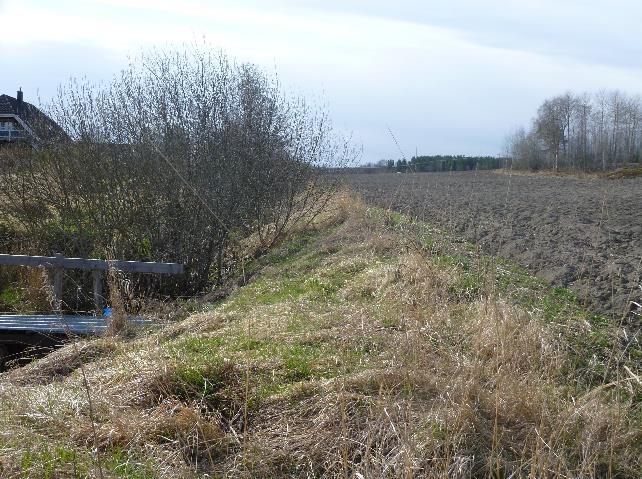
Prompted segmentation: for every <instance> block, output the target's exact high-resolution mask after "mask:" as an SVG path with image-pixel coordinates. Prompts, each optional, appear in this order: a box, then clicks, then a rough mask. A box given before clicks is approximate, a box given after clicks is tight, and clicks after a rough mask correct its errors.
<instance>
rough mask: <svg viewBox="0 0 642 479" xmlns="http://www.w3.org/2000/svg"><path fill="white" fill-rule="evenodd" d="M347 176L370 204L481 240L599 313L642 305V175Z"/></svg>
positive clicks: (455, 174)
mask: <svg viewBox="0 0 642 479" xmlns="http://www.w3.org/2000/svg"><path fill="white" fill-rule="evenodd" d="M346 179H347V181H348V183H349V184H350V185H352V186H353V187H354V188H355V189H357V190H358V191H359V192H361V193H362V194H363V196H364V198H365V199H366V200H367V201H370V202H374V203H376V204H378V205H383V206H391V207H392V208H394V209H397V210H400V211H404V212H406V213H409V214H411V215H413V216H416V217H419V218H421V219H425V220H427V221H430V222H433V223H435V224H438V225H440V226H442V227H445V228H447V229H449V230H451V231H453V232H455V233H457V234H461V235H463V236H465V237H466V238H467V239H469V240H472V241H475V242H478V243H479V244H481V245H482V246H483V247H484V248H485V249H486V250H487V251H489V252H492V253H495V254H499V255H500V256H503V257H506V258H510V259H513V260H515V261H517V262H519V263H520V264H522V265H524V266H527V267H528V268H529V269H530V270H531V271H533V272H534V273H535V274H536V275H538V276H540V277H542V278H545V279H547V280H549V281H551V282H552V283H554V284H558V285H563V286H567V287H570V288H571V289H572V290H574V291H575V292H576V293H577V294H578V295H579V296H580V297H581V298H582V299H584V300H585V301H587V303H588V304H590V305H591V306H592V307H593V308H595V309H596V310H598V311H600V312H602V313H607V314H612V315H614V316H618V315H620V314H622V313H623V312H624V311H625V310H626V309H628V308H629V306H630V300H631V299H632V300H635V301H636V302H638V303H642V289H640V285H641V284H642V281H641V279H640V272H641V266H642V178H634V179H628V180H598V179H573V178H558V177H537V176H521V175H520V176H517V175H513V176H509V175H504V174H497V173H493V172H456V173H415V174H373V175H347V176H346ZM630 295H632V296H630Z"/></svg>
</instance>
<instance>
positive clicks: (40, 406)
mask: <svg viewBox="0 0 642 479" xmlns="http://www.w3.org/2000/svg"><path fill="white" fill-rule="evenodd" d="M309 228H310V229H311V230H313V231H314V240H312V241H311V242H310V243H309V244H308V245H307V246H306V247H305V248H304V249H303V250H302V251H300V252H299V253H297V255H295V256H294V257H286V258H285V260H284V261H285V262H284V263H278V261H277V262H276V263H275V264H274V265H272V266H271V267H269V268H267V269H265V270H264V271H263V272H262V273H259V274H258V279H257V281H260V280H261V278H262V277H263V278H264V283H265V287H266V288H268V289H265V290H263V289H259V285H260V284H261V283H258V285H256V284H255V283H250V284H249V285H248V286H247V287H245V288H241V289H240V290H238V291H237V293H235V294H233V295H232V296H231V297H230V299H229V300H228V301H224V302H223V303H222V304H221V305H219V306H218V307H216V308H215V309H213V310H212V311H211V312H205V313H201V314H197V315H194V316H192V317H190V318H188V319H187V320H185V321H184V322H182V323H181V324H179V325H175V326H173V327H170V329H171V334H169V333H168V332H167V331H163V332H160V333H158V334H157V335H153V336H151V337H149V338H144V339H140V340H137V341H129V342H128V341H124V340H122V339H120V338H117V337H116V338H111V339H109V340H105V341H107V342H105V343H104V344H102V345H101V346H100V347H99V346H98V345H99V344H100V343H95V346H94V347H93V349H87V346H83V347H81V348H80V349H78V351H80V352H83V351H84V353H83V358H84V359H85V360H86V363H85V371H84V374H86V377H87V378H88V383H89V384H90V385H91V387H92V392H93V394H92V396H91V397H92V398H93V401H94V402H93V413H92V415H93V419H92V420H91V421H90V420H89V404H88V403H87V395H86V394H83V393H82V380H81V375H80V374H79V373H78V371H75V372H74V371H65V375H64V376H62V377H61V376H57V378H56V380H55V381H46V380H43V379H42V378H39V379H38V382H39V383H40V385H36V384H35V383H34V382H30V381H29V377H30V376H29V375H30V374H34V370H40V371H41V372H43V374H45V373H46V371H47V370H48V369H47V368H46V367H45V366H46V365H47V364H49V363H47V362H46V361H47V360H45V361H43V362H42V363H41V366H42V367H40V368H39V367H38V365H37V364H36V365H33V366H31V367H30V368H31V369H29V368H25V369H23V370H17V371H13V372H12V373H11V374H10V375H5V376H4V377H3V378H2V379H0V410H1V411H3V412H2V414H0V422H1V424H0V426H2V427H0V430H1V431H4V432H1V433H0V455H2V456H3V457H4V459H3V464H4V467H5V469H4V470H5V471H8V472H7V474H8V475H9V477H11V475H10V474H15V475H19V474H23V475H24V474H25V471H24V470H21V462H20V461H21V458H24V448H23V446H21V445H20V444H19V443H20V438H26V437H27V436H29V435H31V437H32V439H31V440H33V437H36V438H40V440H41V441H62V442H64V444H65V445H66V447H69V448H71V449H73V450H74V451H80V452H78V453H77V454H78V457H81V456H82V454H83V452H82V451H85V452H86V451H91V450H99V451H101V452H102V456H101V457H103V462H104V463H105V464H107V465H108V464H109V455H110V454H112V455H113V454H114V453H113V451H116V450H118V451H126V457H127V458H128V459H127V460H126V461H125V460H122V459H121V460H120V462H121V463H122V464H130V465H131V464H138V465H139V466H140V467H139V468H138V469H136V471H139V472H140V471H141V470H142V471H146V472H145V473H146V474H148V475H149V476H152V477H198V476H203V477H206V476H205V474H208V475H209V476H210V477H248V478H249V477H269V476H272V477H339V478H371V477H406V478H410V477H413V478H414V477H429V478H432V477H449V478H451V477H452V478H471V477H493V478H508V477H513V478H514V477H533V478H535V477H538V478H539V477H573V478H584V477H586V478H597V477H630V478H634V477H639V475H640V473H641V472H642V464H641V459H640V452H641V448H640V444H642V432H641V430H640V417H639V414H640V406H639V399H636V394H637V395H638V397H639V393H640V389H639V387H640V386H639V384H637V383H636V381H634V380H633V379H631V377H630V375H629V376H626V377H625V376H623V377H622V378H621V380H616V381H611V382H607V383H605V384H600V385H594V386H591V387H589V388H587V387H586V386H585V385H584V384H583V383H580V382H579V381H576V371H575V367H576V366H575V359H574V356H573V355H572V354H571V350H572V347H574V346H573V345H572V344H570V343H569V341H568V340H567V338H566V336H565V333H564V331H565V330H564V329H563V328H561V327H558V326H556V325H554V324H545V322H544V321H542V318H540V317H538V315H537V313H532V312H527V311H524V310H522V309H520V308H518V307H517V306H515V305H513V304H511V303H509V302H508V301H507V300H505V299H504V298H502V297H501V296H500V295H498V294H496V290H495V288H494V287H492V285H481V287H479V288H476V289H475V291H476V293H474V294H471V293H470V292H468V291H467V292H466V293H465V294H459V293H458V290H457V288H458V287H459V285H460V274H461V272H460V271H459V270H458V268H457V265H444V264H442V263H439V262H438V261H436V260H435V258H434V257H433V256H432V255H431V253H430V252H427V251H426V250H425V249H422V248H421V247H419V246H418V244H419V243H418V241H417V240H416V238H411V237H410V236H409V233H408V231H407V230H403V228H402V229H401V230H402V231H401V232H400V229H399V228H398V227H396V226H395V220H394V218H391V217H390V216H389V215H387V214H386V213H385V212H381V211H378V210H377V211H375V210H371V209H368V208H367V207H366V206H365V205H363V204H362V203H360V202H359V201H356V200H354V199H353V198H351V197H349V196H347V195H344V196H342V197H340V198H338V199H337V200H336V202H335V203H333V205H332V208H330V209H328V211H327V212H326V213H325V214H324V215H321V216H320V217H318V218H317V220H316V221H315V223H313V224H312V225H310V226H309ZM308 233H309V231H308ZM286 249H287V248H286ZM293 271H304V272H305V275H304V276H301V277H300V278H302V279H301V282H302V283H306V284H307V283H310V284H313V285H318V284H323V285H327V284H331V285H336V286H333V287H334V288H335V289H327V288H329V287H327V288H326V289H324V290H322V291H323V292H324V293H323V294H322V295H321V296H319V294H320V293H318V291H317V290H316V289H315V290H313V293H310V295H308V296H306V295H303V296H301V295H299V296H296V295H295V294H294V293H292V294H281V293H279V294H278V295H276V296H267V295H268V294H269V293H273V292H274V289H270V288H271V287H272V286H274V285H275V284H279V281H283V277H284V276H287V275H291V274H293ZM346 272H348V273H346ZM337 277H338V278H340V279H341V278H345V279H344V280H342V281H338V280H336V278H337ZM296 278H299V276H296ZM310 279H314V280H315V281H313V282H311V281H310ZM491 280H492V275H488V276H487V277H484V278H483V279H482V281H491ZM332 281H335V282H334V283H333V282H332ZM287 284H290V283H287ZM297 287H298V288H300V286H298V285H297ZM252 288H255V289H252ZM274 288H276V286H274ZM299 290H300V289H297V290H296V291H299ZM335 290H336V293H332V291H335ZM276 291H277V292H279V291H280V290H278V288H277V290H276ZM327 291H330V293H327ZM243 294H245V295H247V297H246V298H247V300H246V302H240V299H243V297H242V295H243ZM239 298H240V299H239ZM315 298H316V299H315ZM240 305H243V307H241V306H240ZM295 317H297V318H298V317H303V318H305V319H304V321H303V323H302V325H300V326H296V325H297V324H299V323H292V321H293V318H295ZM292 324H294V326H292ZM185 341H187V343H185ZM190 341H209V343H206V344H213V345H214V344H215V345H217V346H211V347H210V346H208V348H205V349H203V350H202V349H198V348H197V349H194V348H195V346H190V345H191V344H192V342H190ZM239 341H240V343H239ZM183 344H188V346H184V345H183ZM199 344H200V343H199ZM234 344H241V346H240V347H235V346H233V345H234ZM261 344H268V345H272V346H271V347H274V348H277V349H276V350H278V348H281V347H288V348H289V347H296V348H299V349H301V348H303V349H304V348H316V349H314V351H320V353H318V354H317V355H315V356H314V358H313V361H314V362H313V363H311V367H315V365H321V366H323V367H324V368H327V367H331V368H334V369H332V371H336V373H332V374H320V375H315V374H308V375H307V376H304V377H303V378H302V379H300V380H295V381H288V382H278V381H277V380H276V379H275V380H273V379H270V378H279V377H284V376H283V375H284V371H285V369H286V367H287V366H288V365H287V364H285V363H284V362H283V361H282V360H280V359H278V357H277V356H278V355H276V354H275V355H268V356H265V357H264V356H258V357H257V356H256V355H255V350H256V349H255V348H257V347H260V345H261ZM181 345H183V346H181ZM293 345H294V346H293ZM215 347H220V348H223V349H222V350H221V351H220V352H218V351H217V352H216V354H215V352H214V348H215ZM295 350H297V351H298V349H295ZM304 350H305V349H304ZM64 351H65V350H62V351H60V352H58V353H57V354H58V355H59V357H58V358H56V357H54V356H52V357H50V358H49V359H48V360H49V361H50V362H53V363H56V362H57V361H65V362H69V358H67V357H66V356H65V354H67V353H68V350H66V351H67V353H65V352H64ZM172 351H175V352H176V351H177V352H178V353H179V356H172V354H171V352H172ZM195 351H197V352H195ZM315 354H316V353H315ZM194 355H196V356H194ZM199 355H200V356H199ZM194 357H196V359H194ZM346 358H353V359H352V362H350V361H349V360H348V359H346ZM190 361H191V362H190ZM188 363H189V364H188ZM328 365H329V366H328ZM49 367H50V368H53V366H52V365H49ZM53 370H54V371H58V372H59V369H55V368H53ZM195 372H198V374H195ZM57 374H58V373H57ZM632 374H633V375H634V376H635V372H633V373H632ZM266 378H268V379H267V382H266ZM627 378H628V379H627ZM275 381H276V382H275ZM26 384H29V385H28V386H26ZM261 385H267V386H274V385H276V387H275V388H274V389H268V390H267V391H263V390H261V389H260V387H261ZM257 388H258V389H257ZM257 390H258V391H259V392H260V398H258V399H257V396H256V394H257V392H256V391H257ZM128 461H129V462H128ZM23 462H24V461H23ZM122 464H121V466H122ZM141 464H143V465H144V466H141ZM123 467H124V466H123ZM123 467H121V469H120V470H124V469H123ZM137 467H138V466H137ZM23 469H24V468H23ZM59 469H60V471H62V472H61V477H64V476H65V475H70V474H67V473H66V472H65V469H64V467H63V466H62V465H61V466H60V467H59ZM106 469H108V467H107V468H106ZM132 470H133V469H132ZM26 474H29V471H27V473H26ZM130 477H136V476H133V473H132V476H130Z"/></svg>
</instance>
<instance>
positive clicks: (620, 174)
mask: <svg viewBox="0 0 642 479" xmlns="http://www.w3.org/2000/svg"><path fill="white" fill-rule="evenodd" d="M493 171H495V172H497V173H501V174H511V175H521V176H555V177H570V178H582V179H587V180H600V179H606V180H622V179H630V178H638V177H640V176H642V166H624V167H621V168H617V169H615V170H611V171H594V172H587V171H579V170H578V171H557V172H555V171H553V170H538V171H533V170H517V169H499V170H493Z"/></svg>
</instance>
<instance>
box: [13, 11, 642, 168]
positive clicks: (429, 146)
mask: <svg viewBox="0 0 642 479" xmlns="http://www.w3.org/2000/svg"><path fill="white" fill-rule="evenodd" d="M640 19H642V3H641V2H638V1H633V0H630V1H626V0H609V1H606V0H602V1H590V0H589V1H564V0H541V1H534V0H519V1H517V0H516V1H510V0H505V1H482V0H449V1H411V0H406V1H404V0H397V1H391V0H323V1H321V0H311V1H294V0H275V1H268V0H263V1H259V0H254V1H252V0H236V1H227V2H225V1H216V0H211V1H196V0H187V1H164V0H138V1H131V2H130V1H125V0H102V1H101V0H96V1H91V0H83V1H64V0H62V1H61V0H58V1H51V0H48V1H44V0H43V1H30V0H0V26H1V31H2V35H1V37H0V38H1V39H0V93H8V94H11V95H15V91H16V89H17V87H19V86H22V89H23V91H24V92H25V99H26V100H27V101H30V102H32V103H36V104H38V99H37V96H39V97H40V99H41V100H42V101H43V102H46V101H47V100H48V99H49V98H51V96H52V95H54V94H55V91H56V88H57V86H58V85H59V84H60V83H64V82H66V81H67V80H68V79H69V78H70V77H87V78H89V79H90V80H94V81H97V82H98V81H109V79H110V78H111V77H112V76H113V75H114V74H115V73H117V72H118V71H119V70H120V69H121V68H123V67H124V65H126V64H127V61H128V57H129V56H136V55H137V54H139V53H140V51H141V50H144V49H146V48H150V47H152V46H167V45H169V44H175V43H176V44H181V43H185V42H188V43H189V42H194V41H202V39H203V38H205V41H206V42H208V43H209V44H211V45H213V46H214V47H216V48H222V49H224V50H225V51H226V52H227V53H228V54H229V55H230V56H233V57H235V58H236V59H238V60H241V61H251V62H254V63H257V64H259V65H261V66H263V67H264V68H266V69H267V70H270V71H273V70H274V68H275V67H276V70H277V71H278V74H279V77H280V79H281V80H282V82H283V83H284V84H285V85H286V86H287V87H288V88H290V89H292V90H293V91H294V92H296V93H298V94H303V95H305V96H307V97H311V98H315V99H317V100H319V101H322V102H324V103H327V104H328V106H329V110H330V113H331V116H332V118H333V120H334V123H335V126H336V127H337V128H338V129H340V130H341V131H344V132H346V133H350V132H352V133H353V138H354V139H355V141H356V142H357V143H359V144H362V145H363V161H376V160H378V159H381V158H391V157H394V158H397V157H399V156H400V155H399V153H398V150H397V147H396V146H395V144H394V142H393V140H392V139H391V137H390V135H389V133H388V130H387V127H388V126H390V128H391V129H392V131H393V132H394V134H395V135H396V137H397V138H398V140H399V143H400V145H401V147H402V149H403V150H404V152H405V154H406V155H408V156H411V155H412V154H414V152H415V149H417V150H418V151H419V153H420V154H422V153H423V154H439V153H441V154H448V153H454V154H458V153H462V154H499V153H501V151H502V148H503V141H504V137H505V136H506V134H507V133H508V132H509V131H510V130H512V129H514V128H515V127H517V126H519V125H523V124H526V123H528V122H529V120H530V118H531V117H532V116H533V115H534V113H535V110H536V109H537V106H538V105H539V104H540V103H541V101H542V100H543V99H545V98H547V97H549V96H552V95H555V94H558V93H562V92H564V91H565V90H568V89H571V90H574V91H578V92H580V91H585V90H588V91H594V90H598V89H600V88H607V89H614V88H619V89H621V90H623V91H627V92H629V93H633V94H638V93H642V37H640V33H639V22H640Z"/></svg>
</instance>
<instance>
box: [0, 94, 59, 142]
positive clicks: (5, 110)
mask: <svg viewBox="0 0 642 479" xmlns="http://www.w3.org/2000/svg"><path fill="white" fill-rule="evenodd" d="M0 115H16V116H18V117H19V118H20V119H21V120H22V121H24V122H25V123H26V124H27V125H28V126H29V128H31V130H32V131H33V132H34V133H35V134H36V136H37V137H38V139H40V140H41V141H56V140H63V139H68V136H67V134H66V133H65V131H64V130H63V129H62V128H60V126H59V125H58V124H57V123H56V122H55V121H53V120H52V119H51V118H49V117H48V116H47V115H45V114H44V113H43V112H42V111H40V110H39V109H38V108H37V107H35V106H34V105H32V104H31V103H27V102H26V101H23V102H22V107H21V108H20V111H18V100H17V99H16V98H14V97H12V96H9V95H0Z"/></svg>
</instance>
